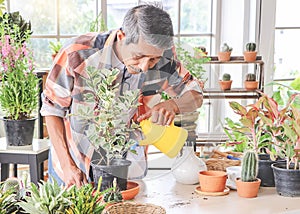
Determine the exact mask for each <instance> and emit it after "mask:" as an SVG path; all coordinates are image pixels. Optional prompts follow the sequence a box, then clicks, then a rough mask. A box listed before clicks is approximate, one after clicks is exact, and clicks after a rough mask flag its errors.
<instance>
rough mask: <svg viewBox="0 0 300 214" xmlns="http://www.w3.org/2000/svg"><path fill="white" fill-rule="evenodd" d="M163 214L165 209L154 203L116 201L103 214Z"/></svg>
mask: <svg viewBox="0 0 300 214" xmlns="http://www.w3.org/2000/svg"><path fill="white" fill-rule="evenodd" d="M125 213H126V214H150V213H151V214H165V213H166V210H165V209H164V208H163V207H161V206H157V205H154V204H139V203H131V202H124V203H117V204H113V205H111V206H109V207H108V208H107V209H105V210H104V211H103V214H125Z"/></svg>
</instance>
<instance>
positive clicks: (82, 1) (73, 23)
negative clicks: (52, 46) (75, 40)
mask: <svg viewBox="0 0 300 214" xmlns="http://www.w3.org/2000/svg"><path fill="white" fill-rule="evenodd" d="M59 8H60V10H59V13H60V14H59V15H60V17H59V21H60V32H61V34H69V35H70V34H73V35H74V34H82V33H86V32H89V29H90V24H91V22H92V21H93V20H94V19H95V18H96V15H97V14H96V10H95V8H96V0H60V5H59Z"/></svg>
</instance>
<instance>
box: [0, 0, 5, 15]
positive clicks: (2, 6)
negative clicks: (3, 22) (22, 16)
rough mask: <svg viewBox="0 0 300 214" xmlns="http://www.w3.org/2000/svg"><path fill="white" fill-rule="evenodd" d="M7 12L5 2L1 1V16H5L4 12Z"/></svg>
mask: <svg viewBox="0 0 300 214" xmlns="http://www.w3.org/2000/svg"><path fill="white" fill-rule="evenodd" d="M4 10H6V7H5V0H0V16H2V15H3V11H4Z"/></svg>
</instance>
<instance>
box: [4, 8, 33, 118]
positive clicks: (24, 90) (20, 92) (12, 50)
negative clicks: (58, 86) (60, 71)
mask: <svg viewBox="0 0 300 214" xmlns="http://www.w3.org/2000/svg"><path fill="white" fill-rule="evenodd" d="M10 17H11V16H10V14H4V15H3V17H2V20H1V22H0V35H1V41H0V42H1V45H0V47H1V52H0V62H1V67H2V72H1V74H0V78H1V79H2V84H1V86H0V104H1V108H2V109H3V111H4V112H5V113H6V116H7V118H8V119H13V120H22V119H27V118H31V114H32V112H33V111H34V110H35V109H36V107H37V105H38V94H39V91H38V77H37V76H36V75H35V74H34V73H33V71H34V65H33V56H32V54H33V53H32V50H31V49H30V48H29V46H28V45H27V43H28V41H29V38H30V34H31V31H30V30H29V27H28V26H30V24H28V23H26V22H24V20H23V19H22V18H20V19H17V21H16V22H17V23H18V24H15V23H11V19H13V18H10ZM12 17H15V16H13V15H12ZM18 17H19V16H18ZM19 25H21V27H20V26H19Z"/></svg>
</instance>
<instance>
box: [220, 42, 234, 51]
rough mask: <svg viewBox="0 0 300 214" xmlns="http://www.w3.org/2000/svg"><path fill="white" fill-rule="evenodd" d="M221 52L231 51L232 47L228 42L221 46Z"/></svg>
mask: <svg viewBox="0 0 300 214" xmlns="http://www.w3.org/2000/svg"><path fill="white" fill-rule="evenodd" d="M220 50H221V52H231V51H232V47H230V46H229V45H228V44H227V43H226V42H225V43H223V45H222V46H221V48H220Z"/></svg>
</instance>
